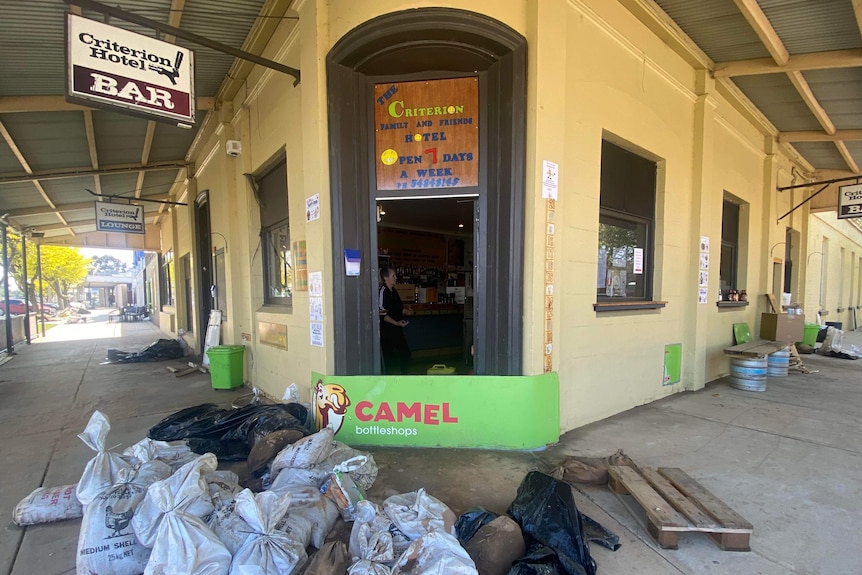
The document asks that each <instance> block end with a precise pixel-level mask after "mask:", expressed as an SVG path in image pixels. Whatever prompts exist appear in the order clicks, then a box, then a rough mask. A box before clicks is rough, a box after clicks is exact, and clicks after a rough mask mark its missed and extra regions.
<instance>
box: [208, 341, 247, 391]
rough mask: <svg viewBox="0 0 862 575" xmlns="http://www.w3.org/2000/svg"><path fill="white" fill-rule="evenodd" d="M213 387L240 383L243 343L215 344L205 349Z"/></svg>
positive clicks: (218, 387)
mask: <svg viewBox="0 0 862 575" xmlns="http://www.w3.org/2000/svg"><path fill="white" fill-rule="evenodd" d="M207 357H208V358H209V360H210V375H211V376H212V385H213V389H233V388H235V387H239V386H241V385H242V376H243V357H245V346H244V345H215V346H213V347H211V348H209V349H208V350H207Z"/></svg>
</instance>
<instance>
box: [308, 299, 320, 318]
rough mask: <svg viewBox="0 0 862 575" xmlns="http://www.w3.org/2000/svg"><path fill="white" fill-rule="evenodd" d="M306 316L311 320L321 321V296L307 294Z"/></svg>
mask: <svg viewBox="0 0 862 575" xmlns="http://www.w3.org/2000/svg"><path fill="white" fill-rule="evenodd" d="M308 316H309V318H310V319H311V321H323V298H322V297H316V296H309V298H308Z"/></svg>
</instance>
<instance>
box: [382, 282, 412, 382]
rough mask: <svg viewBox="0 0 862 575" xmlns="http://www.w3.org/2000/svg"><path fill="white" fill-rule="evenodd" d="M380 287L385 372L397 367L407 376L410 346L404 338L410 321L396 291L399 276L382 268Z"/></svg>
mask: <svg viewBox="0 0 862 575" xmlns="http://www.w3.org/2000/svg"><path fill="white" fill-rule="evenodd" d="M380 279H381V281H382V282H383V283H382V285H381V286H380V293H379V294H378V300H377V305H378V307H379V308H380V314H381V315H380V352H381V353H382V354H383V362H384V367H385V371H386V372H387V373H390V372H391V370H392V368H393V367H397V368H398V369H399V371H400V373H401V374H402V375H406V374H407V364H408V362H409V360H410V346H408V345H407V338H405V337H404V328H405V327H407V325H409V323H410V322H409V321H407V320H406V319H404V305H403V304H402V303H401V296H399V295H398V291H397V290H396V289H395V282H396V280H397V279H398V276H397V275H396V274H395V270H394V269H392V268H390V267H388V266H383V267H382V268H380Z"/></svg>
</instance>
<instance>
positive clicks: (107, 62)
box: [66, 14, 195, 124]
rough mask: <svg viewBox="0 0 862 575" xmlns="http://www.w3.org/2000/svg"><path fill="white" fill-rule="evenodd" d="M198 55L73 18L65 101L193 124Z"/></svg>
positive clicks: (69, 27) (70, 17)
mask: <svg viewBox="0 0 862 575" xmlns="http://www.w3.org/2000/svg"><path fill="white" fill-rule="evenodd" d="M193 60H194V54H193V53H192V51H191V50H187V49H185V48H181V47H179V46H177V45H175V44H170V43H168V42H162V41H160V40H155V39H153V38H149V37H147V36H143V35H141V34H136V33H134V32H129V31H127V30H123V29H120V28H115V27H113V26H108V25H107V24H102V23H101V22H95V21H93V20H88V19H87V18H82V17H80V16H76V15H74V14H68V15H67V19H66V99H67V100H69V101H71V102H77V103H81V104H85V105H86V104H90V105H92V103H93V102H96V103H98V104H99V105H102V106H110V107H115V108H120V109H122V110H124V111H126V112H132V113H136V114H144V115H146V116H150V117H153V119H162V120H170V121H172V122H176V123H180V124H194V121H195V98H194V62H193Z"/></svg>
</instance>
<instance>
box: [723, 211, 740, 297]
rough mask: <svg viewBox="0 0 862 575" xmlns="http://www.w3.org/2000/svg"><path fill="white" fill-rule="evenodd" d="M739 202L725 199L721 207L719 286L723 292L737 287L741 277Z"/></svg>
mask: <svg viewBox="0 0 862 575" xmlns="http://www.w3.org/2000/svg"><path fill="white" fill-rule="evenodd" d="M738 268H739V204H737V203H736V202H733V201H730V200H724V203H723V205H722V208H721V261H720V262H719V271H718V274H719V276H718V277H719V287H720V289H721V291H722V293H725V292H727V291H728V290H732V289H737V288H739V287H740V286H738V285H736V284H737V281H738V279H739V275H738Z"/></svg>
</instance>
